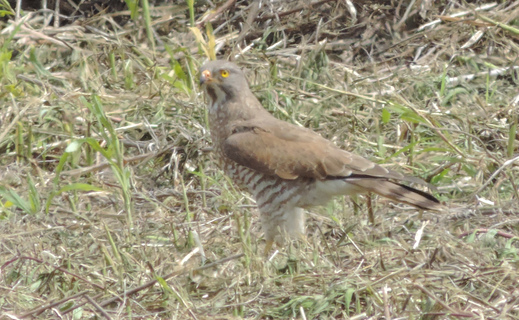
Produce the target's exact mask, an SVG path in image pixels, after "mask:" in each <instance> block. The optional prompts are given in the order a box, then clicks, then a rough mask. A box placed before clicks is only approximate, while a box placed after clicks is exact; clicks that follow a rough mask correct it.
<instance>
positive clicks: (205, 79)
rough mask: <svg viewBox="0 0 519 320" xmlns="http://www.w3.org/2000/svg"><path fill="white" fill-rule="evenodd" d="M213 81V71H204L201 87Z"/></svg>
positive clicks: (201, 75) (201, 77)
mask: <svg viewBox="0 0 519 320" xmlns="http://www.w3.org/2000/svg"><path fill="white" fill-rule="evenodd" d="M212 81H213V78H212V77H211V71H209V70H204V71H202V73H201V74H200V85H204V84H206V83H211V82H212Z"/></svg>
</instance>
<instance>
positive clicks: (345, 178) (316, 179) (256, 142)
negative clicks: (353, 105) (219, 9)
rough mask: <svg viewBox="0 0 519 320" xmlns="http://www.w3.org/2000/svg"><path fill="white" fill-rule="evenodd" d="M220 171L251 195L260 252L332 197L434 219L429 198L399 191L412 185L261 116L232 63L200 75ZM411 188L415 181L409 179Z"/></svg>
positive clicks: (435, 206)
mask: <svg viewBox="0 0 519 320" xmlns="http://www.w3.org/2000/svg"><path fill="white" fill-rule="evenodd" d="M200 83H201V85H202V88H203V90H204V91H205V93H206V96H207V98H208V100H209V105H208V107H209V125H210V130H211V138H212V140H213V143H214V149H215V154H216V157H217V158H218V160H219V162H220V166H221V167H222V169H223V170H224V171H225V173H226V174H227V175H229V176H230V177H231V178H232V179H233V180H234V181H235V182H236V183H238V184H239V185H241V186H244V187H246V188H247V189H248V191H249V192H250V193H251V194H252V195H253V197H254V199H255V200H256V203H257V205H258V208H259V211H260V214H261V222H262V227H263V231H264V232H265V239H266V241H267V246H266V249H265V251H266V252H267V251H268V250H269V249H270V247H271V245H272V243H273V242H274V241H275V240H278V239H277V237H278V236H280V235H281V234H283V233H285V232H286V233H287V234H288V235H290V236H295V235H300V234H304V230H305V218H304V209H303V208H307V207H310V206H316V205H322V204H325V203H326V202H328V201H329V200H330V199H331V198H332V197H334V196H338V195H353V194H360V193H367V192H374V193H377V194H379V195H381V196H384V197H387V198H389V199H392V200H395V201H398V202H403V203H407V204H410V205H413V206H415V207H418V208H420V209H426V210H435V211H441V210H442V208H443V206H442V205H441V204H440V202H439V201H438V200H437V199H436V198H434V197H433V196H432V195H430V194H428V193H425V192H423V191H420V190H416V189H414V188H411V187H408V186H405V185H403V184H400V183H399V182H398V181H414V180H415V179H414V178H406V177H404V176H403V175H402V174H400V173H397V172H394V171H390V170H387V169H385V168H383V167H381V166H379V165H377V164H375V163H373V162H371V161H369V160H367V159H364V158H363V157H361V156H358V155H355V154H352V153H349V152H347V151H344V150H341V149H339V148H338V147H336V146H335V145H334V144H333V143H332V142H330V141H328V140H326V139H324V138H322V137H321V136H320V135H318V134H317V133H315V132H313V131H311V130H309V129H306V128H301V127H298V126H296V125H293V124H290V123H287V122H284V121H281V120H279V119H276V118H275V117H274V116H272V115H271V114H270V113H269V112H268V111H267V110H265V109H264V108H263V106H262V105H261V103H260V102H259V101H258V99H257V98H256V97H255V96H254V94H253V93H252V92H251V90H250V88H249V85H248V83H247V79H246V78H245V75H244V74H243V72H242V71H241V70H240V68H239V67H238V66H237V65H235V64H234V63H232V62H227V61H210V62H208V63H206V64H205V65H204V66H202V68H201V70H200ZM416 180H418V179H416Z"/></svg>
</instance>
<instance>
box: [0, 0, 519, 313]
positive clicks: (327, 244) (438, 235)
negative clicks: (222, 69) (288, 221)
mask: <svg viewBox="0 0 519 320" xmlns="http://www.w3.org/2000/svg"><path fill="white" fill-rule="evenodd" d="M128 3H131V2H128ZM258 3H259V2H252V1H232V0H229V1H222V2H214V3H211V2H210V1H207V2H197V3H196V4H194V5H193V4H191V3H190V1H187V4H186V3H184V2H181V3H171V2H168V3H163V4H159V3H157V4H156V5H155V7H151V8H149V10H148V9H146V7H147V2H144V5H143V8H144V10H139V11H134V12H133V13H134V15H135V19H126V20H127V22H126V23H124V24H123V23H121V22H120V21H121V20H118V18H117V17H122V16H124V17H126V18H128V17H129V15H130V14H131V13H132V10H129V11H110V10H108V11H105V12H102V13H100V14H97V15H94V16H84V17H81V18H77V20H75V21H73V22H70V21H66V22H65V21H60V20H56V17H57V15H55V14H53V13H49V12H48V11H45V10H42V11H39V12H21V13H20V14H19V15H16V14H15V15H13V17H11V18H10V19H4V20H3V22H1V24H2V31H1V38H0V39H1V43H0V81H1V87H0V99H1V101H2V107H1V110H2V112H1V113H0V150H1V155H0V166H1V169H0V200H1V201H0V318H1V319H23V318H41V319H49V318H59V317H62V318H66V319H81V318H92V317H96V318H112V319H122V318H134V319H135V318H137V319H159V318H170V319H237V318H248V319H345V318H352V319H364V318H371V319H380V318H383V317H384V318H386V319H388V318H402V319H404V318H406V319H407V318H423V319H446V318H481V319H482V318H510V319H515V318H519V308H518V305H519V304H518V299H519V283H518V279H519V274H518V270H517V267H518V263H519V256H518V241H517V237H518V234H519V229H518V227H517V226H518V219H517V214H518V213H519V201H518V200H519V196H518V192H519V189H518V186H517V183H518V181H517V180H518V179H517V177H519V175H518V172H519V167H518V163H519V161H518V154H519V152H518V150H519V134H518V131H517V123H518V118H519V111H518V110H519V90H518V87H519V80H518V79H519V19H518V17H519V2H517V1H515V2H514V1H504V2H492V3H489V2H479V1H473V2H471V3H466V2H461V1H454V2H441V3H436V2H433V1H409V2H404V1H400V2H398V1H394V2H383V1H365V2H362V3H360V2H359V3H357V2H355V3H353V2H350V1H335V0H333V1H332V0H322V1H314V2H313V3H308V2H304V1H269V2H261V6H258ZM213 4H214V7H213ZM4 10H6V11H9V9H8V8H7V7H5V4H4ZM190 13H191V14H190ZM208 22H211V24H210V25H209V24H208ZM190 25H195V26H196V28H198V29H196V30H200V31H198V32H197V31H196V30H195V29H189V28H188V26H190ZM212 52H216V53H217V55H218V56H219V57H221V58H226V59H227V58H230V59H233V60H236V61H237V62H238V63H239V64H240V65H242V66H243V67H245V68H247V69H248V70H249V72H248V76H249V79H250V82H251V84H252V85H253V90H254V91H255V92H256V93H257V95H258V97H259V98H260V99H261V101H262V102H263V104H264V105H265V106H266V107H267V108H268V109H269V110H270V111H271V112H272V113H274V114H275V115H276V116H277V117H279V118H282V119H285V120H287V121H290V122H293V123H298V124H301V125H304V126H306V127H310V128H312V129H313V130H316V131H318V132H319V133H321V134H322V135H323V136H326V137H327V138H329V139H332V140H333V141H335V143H337V144H338V145H340V146H342V147H344V148H346V149H348V150H351V151H354V152H357V153H359V154H361V155H363V156H365V157H368V158H370V159H372V160H373V161H376V162H379V163H384V164H385V165H388V166H390V167H394V168H398V170H399V171H401V172H404V173H408V174H410V175H415V176H420V177H422V178H423V179H425V180H427V181H428V182H430V183H431V184H433V185H434V186H436V187H437V190H435V191H434V193H435V195H436V196H438V197H439V198H440V199H441V200H442V201H444V202H445V203H446V204H447V205H448V206H449V207H450V208H451V212H450V213H449V214H446V215H438V214H433V213H429V212H425V213H423V214H421V213H419V212H417V211H416V210H414V209H410V208H406V207H404V206H396V205H394V204H392V203H390V202H387V201H385V200H384V199H375V198H374V199H371V200H370V199H367V198H364V197H359V198H357V199H346V198H345V199H337V200H336V201H334V202H333V203H330V204H329V205H328V206H326V207H323V208H315V209H314V210H312V211H311V212H310V213H309V219H308V220H309V221H308V237H307V242H306V243H304V244H300V243H299V244H294V245H291V246H287V248H281V249H280V252H277V251H276V252H274V253H273V254H272V255H271V256H270V257H269V258H268V259H264V258H263V257H262V255H261V252H262V248H263V246H264V241H263V238H262V233H261V230H260V228H259V225H258V219H257V218H258V217H257V213H256V211H255V209H254V203H253V201H252V200H251V199H250V198H249V197H248V195H247V194H244V193H242V192H240V191H239V190H237V189H235V186H234V185H233V184H232V183H231V182H230V181H229V180H228V179H227V178H226V177H225V176H223V175H222V173H221V172H220V171H219V169H218V168H217V167H216V164H215V162H214V161H213V160H212V155H211V149H210V147H211V141H210V137H209V134H208V131H207V129H206V128H207V124H206V114H205V112H206V111H205V106H204V99H203V97H202V96H201V95H200V92H199V89H198V86H197V78H198V75H197V68H198V67H199V65H200V64H201V63H203V61H204V60H205V59H206V56H205V55H206V54H208V55H210V54H212ZM352 200H353V201H352ZM371 209H372V210H373V211H374V213H375V218H374V222H373V223H370V221H369V220H368V214H367V212H368V211H370V210H371Z"/></svg>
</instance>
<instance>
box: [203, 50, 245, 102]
mask: <svg viewBox="0 0 519 320" xmlns="http://www.w3.org/2000/svg"><path fill="white" fill-rule="evenodd" d="M200 85H201V87H202V89H203V90H204V91H205V93H206V94H207V95H208V97H209V99H211V100H212V101H213V102H223V101H228V100H230V99H232V98H233V97H235V96H237V95H238V94H239V93H240V92H243V91H244V90H249V85H248V83H247V79H246V78H245V75H244V74H243V71H241V69H240V68H239V67H238V66H237V65H236V64H234V63H232V62H229V61H224V60H216V61H209V62H207V63H206V64H204V65H203V66H202V68H200Z"/></svg>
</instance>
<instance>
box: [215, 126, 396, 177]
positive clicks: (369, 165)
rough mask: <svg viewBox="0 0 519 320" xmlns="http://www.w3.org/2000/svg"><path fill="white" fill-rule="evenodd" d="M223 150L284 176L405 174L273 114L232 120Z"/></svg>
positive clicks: (239, 160)
mask: <svg viewBox="0 0 519 320" xmlns="http://www.w3.org/2000/svg"><path fill="white" fill-rule="evenodd" d="M223 150H224V153H225V155H226V156H227V157H228V158H230V159H232V160H234V161H235V162H237V163H239V164H240V165H243V166H246V167H249V168H252V169H254V170H256V171H260V172H262V173H265V174H269V175H277V176H279V177H281V178H283V179H296V178H298V177H306V178H317V179H326V178H333V177H348V176H351V175H352V174H355V175H365V176H369V177H384V178H394V179H401V178H403V176H402V175H401V174H398V173H395V172H390V171H388V170H386V169H385V168H383V167H381V166H379V165H376V164H375V163H373V162H371V161H369V160H367V159H364V158H362V157H360V156H357V155H354V154H352V153H349V152H346V151H344V150H341V149H339V148H337V147H336V146H335V145H334V144H333V143H331V142H330V141H328V140H326V139H324V138H322V137H321V136H319V135H318V134H316V133H314V132H313V131H310V130H308V129H305V128H300V127H297V126H295V125H292V124H289V123H286V122H283V121H281V120H277V119H275V118H273V117H272V118H268V119H263V120H262V119H255V120H254V121H241V122H236V123H234V124H232V129H231V134H230V136H229V137H228V138H227V139H226V140H225V142H224V144H223Z"/></svg>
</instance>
